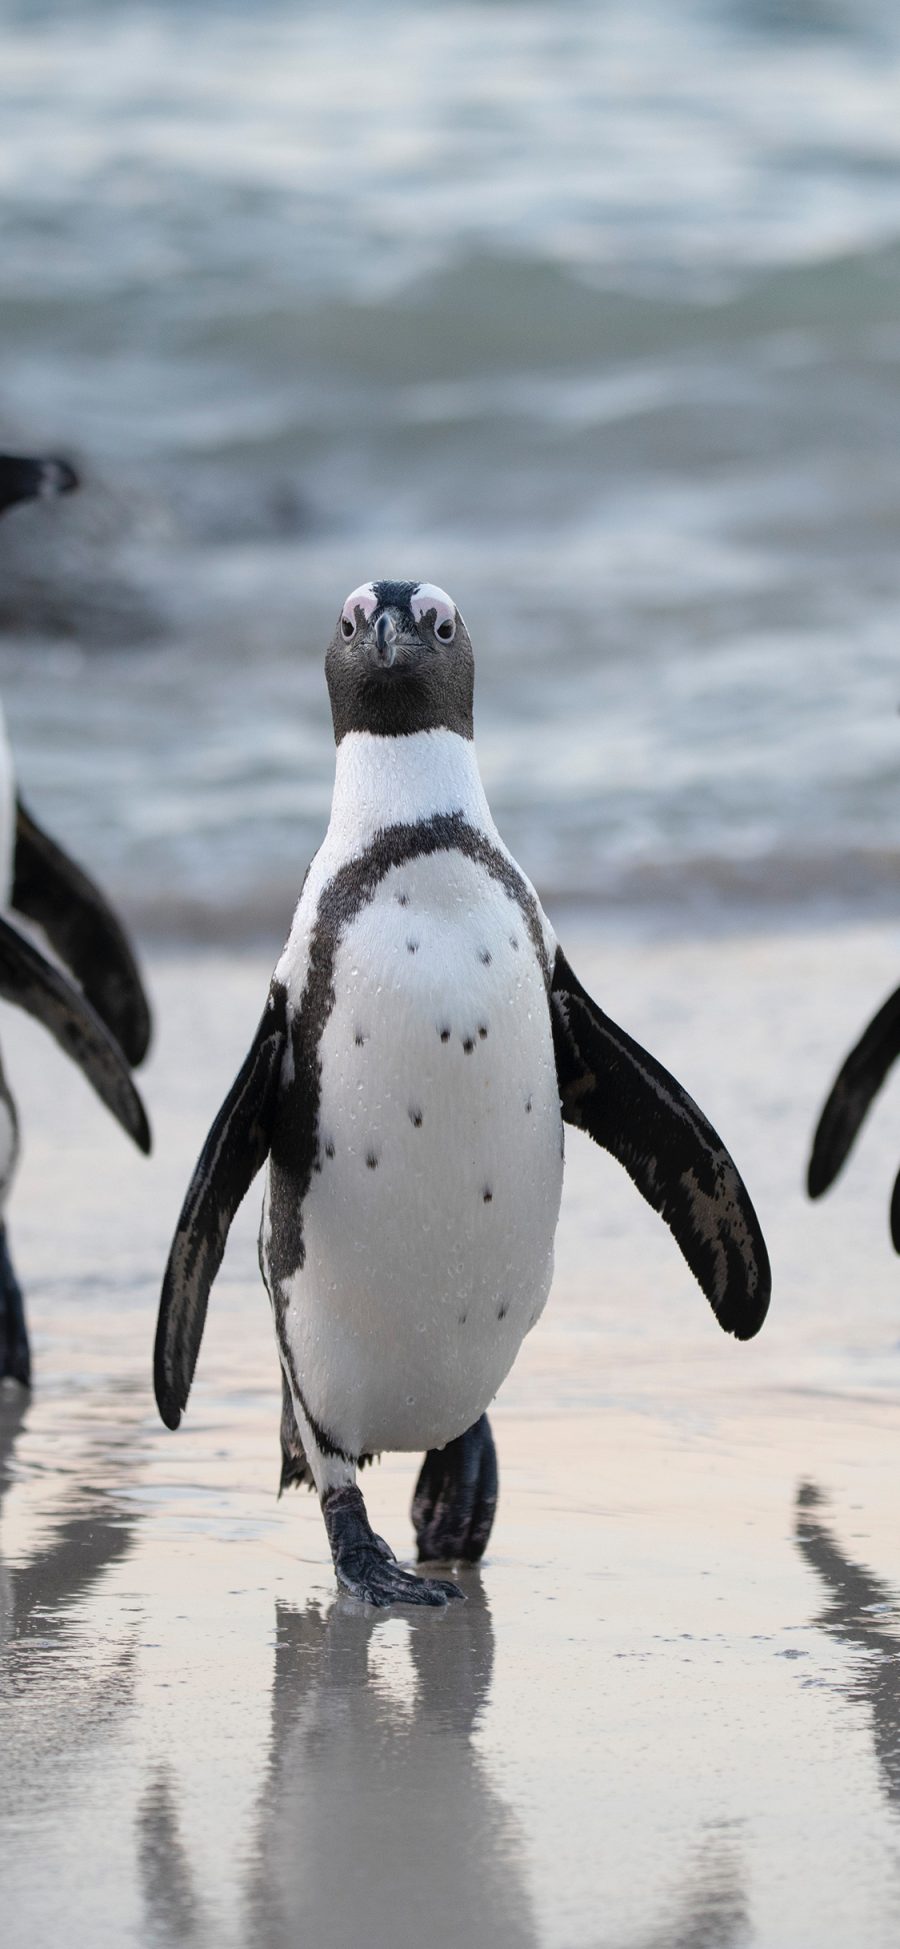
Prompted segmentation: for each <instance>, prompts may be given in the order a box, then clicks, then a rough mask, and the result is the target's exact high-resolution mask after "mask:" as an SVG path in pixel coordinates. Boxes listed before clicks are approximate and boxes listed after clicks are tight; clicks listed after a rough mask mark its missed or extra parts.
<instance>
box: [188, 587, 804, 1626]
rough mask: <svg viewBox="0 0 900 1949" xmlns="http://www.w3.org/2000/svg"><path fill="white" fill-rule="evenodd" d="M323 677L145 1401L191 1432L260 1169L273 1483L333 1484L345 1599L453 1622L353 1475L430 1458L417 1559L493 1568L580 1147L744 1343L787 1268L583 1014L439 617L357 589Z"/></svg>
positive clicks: (419, 1500) (698, 1130)
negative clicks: (302, 855)
mask: <svg viewBox="0 0 900 1949" xmlns="http://www.w3.org/2000/svg"><path fill="white" fill-rule="evenodd" d="M326 673H327V678H328V686H329V692H330V696H331V703H332V713H333V718H334V725H335V736H336V740H337V764H336V778H335V791H334V800H333V805H332V813H331V820H330V824H329V827H328V832H327V834H326V837H325V840H324V843H323V845H322V847H321V849H320V851H319V852H318V853H317V854H316V857H315V859H314V860H313V863H312V865H311V867H310V869H309V872H308V874H307V877H306V881H305V883H304V886H303V890H302V893H301V896H300V901H299V904H298V907H297V910H296V913H295V915H294V921H293V925H292V928H291V932H290V936H289V939H288V942H287V945H286V947H285V949H284V953H283V954H282V956H281V959H280V961H279V962H278V965H277V967H276V969H275V973H274V976H273V979H272V985H271V988H270V992H269V998H268V1001H267V1004H266V1008H265V1010H264V1013H263V1017H262V1020H261V1022H260V1025H259V1028H258V1031H257V1034H256V1038H255V1040H254V1042H253V1045H252V1047H251V1050H250V1053H249V1055H248V1057H247V1059H246V1062H245V1063H244V1066H243V1068H242V1070H241V1072H240V1074H239V1076H238V1078H237V1081H236V1082H235V1084H234V1087H233V1089H232V1091H231V1093H230V1095H229V1097H228V1098H227V1099H226V1102H225V1104H224V1105H223V1108H222V1110H221V1111H220V1113H219V1116H218V1117H217V1119H216V1121H215V1123H214V1125H213V1127H212V1130H211V1132H210V1135H209V1137H208V1139H207V1142H206V1145H205V1147H204V1150H203V1153H202V1155H201V1158H200V1161H199V1163H198V1165H197V1169H196V1171H195V1173H194V1176H193V1179H192V1181H191V1184H190V1187H189V1189H188V1193H187V1197H186V1199H185V1203H184V1207H183V1210H182V1213H181V1217H180V1219H179V1223H178V1227H177V1230H176V1234H175V1239H174V1242H173V1246H172V1251H171V1254H170V1258H169V1263H168V1267H167V1270H166V1275H165V1281H164V1285H163V1293H162V1301H161V1307H160V1315H159V1322H158V1328H157V1338H156V1353H155V1384H156V1395H157V1401H158V1404H159V1408H160V1412H161V1414H162V1418H163V1420H164V1421H165V1422H166V1423H167V1425H168V1426H169V1427H173V1428H174V1427H177V1425H178V1422H179V1420H180V1418H181V1414H182V1412H183V1410H184V1408H185V1406H186V1403H187V1399H188V1393H189V1390H190V1386H191V1381H192V1377H193V1373H194V1367H195V1364H196V1360H197V1354H198V1351H199V1347H200V1339H201V1335H202V1331H203V1322H204V1318H205V1313H206V1306H207V1301H208V1297H209V1291H210V1286H211V1283H212V1280H213V1278H214V1277H215V1273H216V1271H217V1269H218V1266H219V1264H220V1263H221V1258H222V1253H223V1251H224V1246H225V1239H226V1235H227V1231H228V1226H229V1224H230V1221H231V1218H232V1216H233V1214H234V1211H235V1209H236V1207H237V1205H238V1203H239V1201H240V1199H241V1198H242V1197H243V1195H244V1192H245V1191H246V1189H247V1187H248V1185H249V1184H250V1182H251V1180H252V1178H253V1177H254V1175H255V1174H256V1172H257V1171H258V1170H259V1169H260V1168H261V1166H262V1165H263V1163H264V1162H265V1161H266V1159H268V1172H267V1180H266V1188H265V1195H264V1202H263V1216H262V1228H261V1233H260V1264H261V1267H262V1272H263V1277H264V1279H265V1281H266V1285H267V1287H268V1291H269V1295H270V1299H271V1303H272V1308H273V1313H274V1319H275V1331H276V1336H277V1340H278V1348H279V1353H280V1357H281V1364H282V1370H283V1375H284V1405H283V1414H282V1457H283V1467H282V1481H283V1483H284V1482H286V1481H289V1482H290V1481H292V1482H297V1481H302V1480H307V1481H310V1480H311V1481H312V1483H313V1484H314V1486H315V1488H316V1490H317V1491H318V1494H319V1497H320V1499H321V1503H322V1509H323V1514H324V1517H325V1523H326V1528H327V1531H328V1535H329V1540H330V1543H331V1547H332V1554H333V1558H334V1563H335V1569H336V1573H337V1576H338V1580H339V1582H340V1583H341V1584H343V1585H344V1586H345V1587H346V1588H348V1589H350V1590H352V1591H355V1592H356V1593H357V1594H358V1595H360V1596H362V1597H364V1598H365V1599H367V1600H368V1601H370V1602H372V1603H375V1604H387V1603H391V1602H394V1601H403V1602H418V1603H442V1602H444V1601H445V1600H446V1598H447V1596H448V1595H450V1594H453V1593H454V1592H455V1591H456V1586H455V1585H453V1584H447V1583H441V1582H436V1581H432V1580H425V1579H420V1578H415V1577H413V1576H411V1575H410V1574H409V1573H408V1572H406V1571H403V1570H401V1569H399V1568H398V1566H397V1565H396V1564H395V1563H394V1561H393V1559H392V1557H391V1554H390V1552H389V1551H388V1549H387V1545H386V1544H384V1543H382V1542H381V1540H380V1539H379V1538H377V1537H375V1536H374V1535H373V1533H372V1531H371V1529H370V1528H369V1525H368V1521H367V1518H366V1514H365V1508H364V1505H363V1501H362V1497H361V1494H360V1491H359V1488H358V1486H357V1481H356V1476H357V1469H358V1467H359V1464H360V1462H361V1461H362V1460H364V1459H366V1458H367V1457H369V1456H371V1455H372V1454H373V1453H377V1452H378V1451H380V1450H383V1449H406V1450H416V1449H421V1448H424V1449H426V1450H427V1453H426V1458H425V1462H424V1464H423V1468H422V1472H421V1475H420V1478H419V1482H418V1485H417V1490H416V1497H415V1501H414V1522H415V1525H416V1531H417V1536H418V1540H419V1554H420V1559H423V1558H425V1559H432V1558H447V1557H450V1556H451V1555H452V1556H454V1557H461V1558H469V1559H475V1558H476V1557H478V1556H479V1555H480V1554H481V1552H482V1550H483V1549H484V1546H485V1543H486V1541H487V1537H488V1534H489V1531H490V1526H491V1521H492V1518H493V1512H494V1506H495V1503H496V1495H497V1474H496V1457H495V1454H494V1446H493V1440H492V1437H491V1432H490V1428H489V1425H488V1421H487V1416H486V1409H487V1407H488V1406H489V1404H490V1402H491V1400H492V1399H493V1396H494V1395H495V1393H496V1391H497V1389H498V1387H499V1386H500V1384H501V1382H502V1381H503V1379H504V1378H505V1376H506V1374H507V1373H508V1372H509V1369H510V1367H511V1366H512V1363H513V1361H514V1359H515V1356H516V1353H517V1351H518V1349H519V1346H520V1345H521V1342H522V1340H523V1338H524V1336H525V1334H526V1333H527V1332H528V1331H529V1330H530V1328H531V1327H532V1326H533V1325H534V1323H535V1321H536V1320H537V1319H538V1317H539V1315H540V1313H541V1312H542V1310H543V1307H544V1304H545V1301H546V1298H547V1294H548V1292H549V1288H550V1281H551V1276H552V1270H553V1244H554V1234H555V1231H556V1224H557V1218H558V1215H559V1204H560V1195H561V1190H562V1173H563V1141H562V1138H563V1121H564V1120H566V1121H568V1122H570V1123H573V1124H576V1125H579V1126H580V1127H581V1128H583V1129H585V1130H587V1131H588V1133H589V1134H590V1135H591V1136H592V1137H594V1138H595V1139H596V1141H597V1142H598V1143H600V1144H601V1145H603V1146H604V1147H605V1148H607V1149H609V1150H611V1151H612V1152H613V1154H614V1155H615V1156H617V1157H618V1158H619V1160H620V1162H622V1163H623V1164H624V1165H625V1168H626V1169H627V1170H628V1171H629V1173H630V1175H631V1176H632V1178H633V1179H634V1181H635V1183H636V1184H637V1186H638V1188H639V1189H640V1190H641V1191H642V1193H643V1195H644V1196H645V1197H646V1198H647V1199H648V1201H649V1203H650V1204H652V1205H653V1207H654V1209H655V1210H657V1211H659V1212H660V1213H661V1214H662V1216H663V1217H664V1218H665V1219H666V1221H667V1223H668V1224H669V1225H670V1226H671V1228H672V1230H673V1232H674V1233H675V1236H676V1238H677V1240H678V1243H679V1244H680V1246H681V1249H682V1251H683V1252H684V1255H685V1257H686V1259H687V1261H688V1264H689V1265H690V1266H691V1269H692V1271H693V1272H694V1273H695V1274H696V1276H697V1278H698V1279H699V1281H700V1283H701V1285H702V1286H703V1289H704V1291H705V1292H706V1294H707V1296H708V1298H709V1300H710V1303H711V1305H712V1307H713V1309H714V1311H715V1313H716V1315H717V1318H718V1319H719V1321H720V1324H721V1325H722V1326H723V1327H724V1328H725V1330H726V1331H728V1332H731V1333H734V1334H736V1335H737V1337H738V1338H742V1339H747V1338H749V1337H750V1336H751V1335H752V1334H754V1333H756V1332H757V1330H758V1329H759V1327H760V1326H761V1324H762V1321H763V1319H764V1317H765V1313H766V1308H767V1305H768V1300H769V1288H770V1278H769V1266H768V1259H767V1255H766V1248H765V1244H764V1242H763V1238H762V1234H761V1231H760V1228H759V1223H758V1221H757V1218H756V1214H755V1212H754V1210H753V1206H752V1204H751V1203H750V1199H749V1197H748V1195H747V1192H746V1190H745V1188H744V1185H743V1183H742V1181H741V1179H740V1177H739V1175H738V1172H737V1170H736V1168H735V1166H734V1164H733V1163H732V1161H731V1158H730V1157H729V1155H728V1153H727V1151H726V1150H725V1149H724V1146H723V1145H722V1144H721V1142H720V1140H719V1138H718V1137H717V1136H716V1134H715V1132H714V1131H713V1130H712V1129H711V1127H710V1125H709V1124H708V1123H707V1122H706V1119H705V1118H704V1117H703V1115H702V1113H701V1112H700V1111H699V1110H698V1109H697V1106H696V1105H695V1104H694V1103H693V1102H692V1101H691V1099H690V1098H689V1097H688V1096H687V1095H686V1094H685V1092H684V1091H683V1090H682V1089H681V1087H680V1085H679V1084H678V1083H676V1082H675V1081H674V1080H673V1078H672V1077H671V1076H669V1075H668V1073H667V1072H666V1070H664V1069H663V1068H662V1067H661V1065H660V1064H658V1063H656V1062H655V1061H654V1060H653V1058H652V1057H650V1056H648V1055H646V1053H645V1052H644V1051H643V1050H642V1049H640V1048H639V1047H638V1045H637V1044H636V1043H634V1042H633V1041H632V1040H631V1039H630V1038H629V1037H628V1036H627V1035H625V1034H624V1033H623V1031H622V1030H620V1029H618V1028H617V1027H616V1025H615V1023H613V1022H611V1021H610V1020H609V1018H608V1017H607V1016H605V1015H604V1014H603V1013H602V1011H601V1010H600V1009H598V1008H597V1006H596V1004H595V1003H594V1002H592V1001H591V998H590V996H588V995H587V994H586V993H585V990H584V989H583V988H582V987H581V985H580V983H579V982H578V980H577V978H576V977H575V976H574V975H573V974H572V971H571V969H570V968H569V966H568V963H567V961H566V959H565V957H564V955H563V953H562V951H561V949H560V948H559V946H558V944H557V941H556V938H555V936H554V933H553V930H552V928H551V926H550V923H549V921H548V920H547V918H546V915H545V914H544V913H543V912H542V910H541V907H540V904H539V902H538V899H537V896H536V894H535V892H534V889H533V887H532V886H531V885H530V883H529V881H528V880H527V879H526V878H525V876H524V874H523V873H522V872H521V870H520V869H519V867H518V866H517V865H516V862H515V861H514V860H513V859H512V857H511V855H510V853H509V852H508V850H507V848H506V847H505V846H504V844H503V841H502V840H501V838H500V835H499V833H498V832H497V829H496V826H495V825H494V822H493V819H492V817H491V813H490V810H489V807H488V804H487V800H486V798H485V795H484V790H483V787H482V784H481V779H480V776H479V773H478V767H477V763H476V759H475V752H474V746H473V743H472V692H473V658H472V649H471V644H470V641H469V637H468V634H467V631H466V629H465V625H464V623H463V621H462V618H461V617H460V616H459V614H458V612H457V610H456V609H455V607H454V605H453V604H452V602H451V601H450V599H449V597H447V596H446V595H445V594H444V593H443V591H441V590H439V589H436V588H434V587H433V586H432V585H431V584H427V583H426V584H415V583H385V582H381V583H375V584H372V583H369V584H366V585H365V586H364V587H363V588H361V589H358V590H356V591H354V593H353V595H352V596H350V597H348V600H347V602H346V603H345V605H344V609H343V611H342V615H341V617H340V619H339V622H338V627H337V630H336V632H335V636H334V638H333V641H332V643H331V645H330V646H329V649H328V653H327V657H326Z"/></svg>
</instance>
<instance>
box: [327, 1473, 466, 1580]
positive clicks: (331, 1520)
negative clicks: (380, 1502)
mask: <svg viewBox="0 0 900 1949" xmlns="http://www.w3.org/2000/svg"><path fill="white" fill-rule="evenodd" d="M322 1514H323V1516H324V1518H325V1528H326V1529H327V1531H328V1541H329V1543H330V1544H331V1554H332V1557H333V1559H334V1572H335V1576H336V1577H337V1580H338V1583H339V1584H340V1585H341V1588H342V1589H343V1590H347V1591H349V1592H350V1594H351V1596H353V1597H361V1598H362V1600H363V1603H365V1604H374V1605H376V1606H377V1608H378V1609H379V1610H383V1609H385V1608H386V1607H387V1605H388V1604H430V1605H432V1606H436V1605H440V1606H443V1605H444V1604H447V1603H449V1602H451V1600H452V1599H453V1598H455V1597H462V1594H463V1593H462V1591H461V1590H459V1589H458V1588H457V1586H456V1584H451V1583H443V1582H440V1581H438V1580H437V1579H436V1578H431V1577H417V1576H415V1575H414V1574H413V1572H412V1571H410V1570H401V1569H400V1566H399V1564H398V1563H397V1562H396V1561H395V1560H394V1555H393V1551H392V1550H391V1549H390V1548H389V1547H388V1545H387V1543H385V1541H384V1538H383V1537H381V1536H376V1535H375V1532H374V1530H373V1529H372V1527H371V1525H370V1523H369V1519H368V1516H367V1515H366V1505H365V1503H364V1502H363V1499H362V1495H361V1493H360V1491H359V1489H356V1488H352V1489H333V1490H332V1492H331V1494H330V1495H328V1496H326V1497H325V1500H324V1502H323V1504H322Z"/></svg>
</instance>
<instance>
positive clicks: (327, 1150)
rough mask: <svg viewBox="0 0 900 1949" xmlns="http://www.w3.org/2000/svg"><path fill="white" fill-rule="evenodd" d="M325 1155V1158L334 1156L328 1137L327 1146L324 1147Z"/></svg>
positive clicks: (332, 1146)
mask: <svg viewBox="0 0 900 1949" xmlns="http://www.w3.org/2000/svg"><path fill="white" fill-rule="evenodd" d="M325 1155H326V1157H333V1156H334V1145H333V1143H332V1142H331V1139H330V1137H329V1140H328V1142H327V1144H326V1145H325Z"/></svg>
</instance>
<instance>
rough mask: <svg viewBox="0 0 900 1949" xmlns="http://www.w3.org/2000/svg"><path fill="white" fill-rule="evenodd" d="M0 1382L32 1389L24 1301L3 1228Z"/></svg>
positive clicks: (0, 1236)
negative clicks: (18, 1383) (16, 1382)
mask: <svg viewBox="0 0 900 1949" xmlns="http://www.w3.org/2000/svg"><path fill="white" fill-rule="evenodd" d="M0 1380H13V1381H19V1382H20V1384H21V1386H22V1387H30V1386H31V1349H30V1347H29V1345H28V1328H27V1327H26V1325H25V1301H24V1299H23V1298H22V1288H21V1286H20V1285H19V1282H18V1279H17V1278H16V1275H15V1273H14V1271H13V1264H12V1260H11V1258H10V1256H9V1247H8V1245H7V1243H6V1226H5V1225H0Z"/></svg>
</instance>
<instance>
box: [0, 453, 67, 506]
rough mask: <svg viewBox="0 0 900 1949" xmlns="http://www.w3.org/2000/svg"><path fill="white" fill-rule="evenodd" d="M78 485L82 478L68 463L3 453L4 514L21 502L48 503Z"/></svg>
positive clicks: (0, 499) (0, 495)
mask: <svg viewBox="0 0 900 1949" xmlns="http://www.w3.org/2000/svg"><path fill="white" fill-rule="evenodd" d="M77 486H78V475H77V474H76V472H75V469H74V467H70V466H69V463H68V461H67V460H53V459H41V460H35V459H33V458H32V456H31V455H30V454H29V455H24V454H18V453H0V514H3V513H4V512H5V510H6V509H7V508H12V507H15V505H16V502H17V501H46V500H50V499H51V498H52V497H53V496H54V495H57V494H71V492H72V489H73V488H75V487H77Z"/></svg>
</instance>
